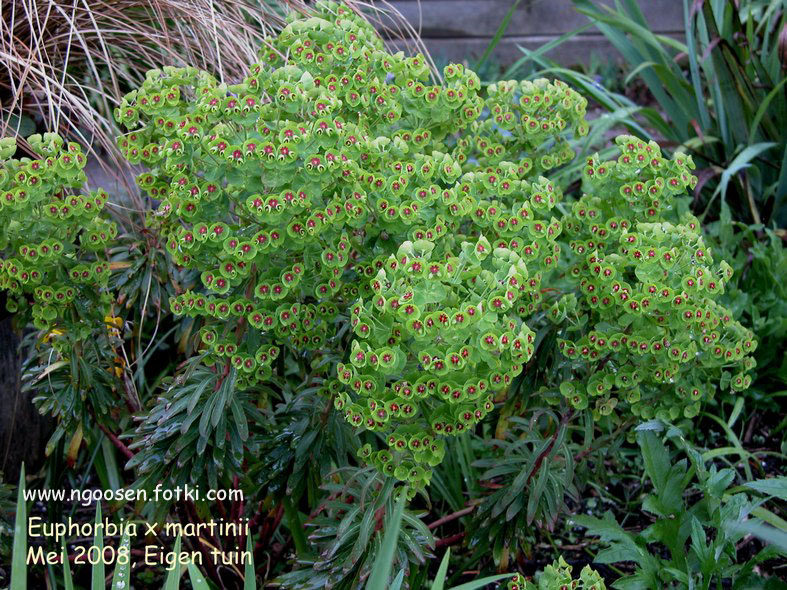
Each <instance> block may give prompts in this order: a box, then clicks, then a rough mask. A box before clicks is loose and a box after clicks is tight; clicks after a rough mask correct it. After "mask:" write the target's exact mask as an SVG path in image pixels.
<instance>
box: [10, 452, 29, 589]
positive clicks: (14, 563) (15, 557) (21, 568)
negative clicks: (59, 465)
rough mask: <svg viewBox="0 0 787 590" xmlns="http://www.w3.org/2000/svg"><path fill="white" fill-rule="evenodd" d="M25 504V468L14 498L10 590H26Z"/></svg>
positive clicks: (23, 467)
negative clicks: (14, 516) (14, 513)
mask: <svg viewBox="0 0 787 590" xmlns="http://www.w3.org/2000/svg"><path fill="white" fill-rule="evenodd" d="M26 550H27V504H26V503H25V466H24V465H22V471H21V472H20V473H19V489H18V491H17V498H16V518H15V520H14V546H13V549H12V552H11V586H10V590H27V565H26V564H25V558H26V556H25V551H26Z"/></svg>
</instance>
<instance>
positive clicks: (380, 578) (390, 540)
mask: <svg viewBox="0 0 787 590" xmlns="http://www.w3.org/2000/svg"><path fill="white" fill-rule="evenodd" d="M405 501H406V496H405V494H401V496H400V497H399V500H398V501H397V502H396V507H395V508H394V512H393V514H392V515H391V518H390V519H389V520H388V523H387V524H386V529H385V536H384V537H383V543H382V546H381V547H380V553H378V554H377V559H375V561H374V566H373V567H372V573H371V574H370V575H369V583H368V584H367V585H366V588H367V590H387V589H388V577H389V576H390V575H391V568H392V567H393V560H394V553H395V552H396V544H397V542H398V541H399V529H400V527H401V525H402V516H403V515H404V503H405Z"/></svg>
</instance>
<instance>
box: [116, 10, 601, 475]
mask: <svg viewBox="0 0 787 590" xmlns="http://www.w3.org/2000/svg"><path fill="white" fill-rule="evenodd" d="M260 57H261V59H260V62H259V63H257V64H253V65H252V66H251V68H250V72H249V75H248V77H247V78H246V79H245V80H244V81H243V82H242V83H240V84H235V85H226V84H223V83H220V82H218V81H217V80H216V79H215V78H213V77H212V76H210V75H208V74H206V73H204V72H198V71H197V70H194V69H191V68H186V69H165V70H163V71H160V70H154V71H152V72H150V73H149V74H148V77H147V80H146V81H145V83H144V84H143V86H142V87H141V88H140V89H139V90H137V91H135V92H132V93H131V94H129V95H128V96H127V97H126V98H125V99H124V101H123V104H122V105H121V106H120V107H119V108H118V111H117V116H118V119H119V120H120V121H121V122H122V123H124V124H126V125H127V126H128V127H129V128H130V132H129V133H128V134H126V135H125V136H124V137H123V138H122V139H121V146H122V147H123V149H124V150H125V151H126V154H127V155H128V157H129V158H130V159H131V160H132V161H135V162H136V161H139V162H142V163H143V164H146V165H147V166H148V167H149V171H148V172H145V173H143V174H142V175H140V177H139V179H138V180H139V184H140V186H141V187H142V188H143V189H144V190H146V191H147V193H148V194H149V195H150V197H151V198H153V199H156V200H157V201H159V203H158V205H157V209H156V211H155V213H154V214H153V218H154V219H155V220H156V223H157V224H158V226H159V229H160V231H161V232H162V233H163V234H164V235H166V236H167V244H168V249H169V251H170V253H171V255H172V257H173V259H174V260H175V261H176V262H177V263H178V264H180V265H183V266H186V267H188V268H192V269H195V270H197V271H199V272H200V278H201V283H202V284H201V286H200V288H199V289H196V290H195V291H188V292H185V293H183V294H182V295H180V296H178V297H175V298H174V299H173V300H172V301H171V307H172V310H173V312H174V313H175V314H178V315H188V316H193V317H195V318H197V319H198V320H199V323H200V325H202V328H201V330H200V339H201V342H202V345H201V346H202V351H203V352H202V355H201V356H200V357H199V363H201V364H203V365H207V366H209V367H213V369H212V370H213V371H214V372H215V374H216V375H217V377H216V378H215V379H214V380H213V381H212V383H213V385H212V387H210V388H208V389H210V390H213V391H214V395H219V396H220V397H219V398H218V399H217V401H216V403H210V404H208V407H209V408H210V411H209V413H211V414H212V416H213V419H212V420H210V422H209V423H208V422H205V423H204V424H202V425H201V427H200V434H201V436H200V441H206V439H207V437H206V432H209V431H210V430H211V426H210V425H212V426H213V427H218V428H219V430H221V429H222V428H221V426H220V424H222V422H221V420H222V418H220V416H221V414H222V410H223V409H224V408H225V407H231V408H232V409H233V412H234V413H235V417H236V420H235V421H234V422H238V421H240V422H243V421H244V419H245V418H244V417H243V415H242V414H243V412H242V411H241V410H240V408H241V406H238V405H235V404H234V401H233V396H234V395H235V392H236V391H243V390H248V389H251V388H254V387H255V386H257V385H258V384H260V383H262V382H265V381H267V380H268V379H269V378H270V376H271V363H272V362H274V361H275V360H276V359H277V357H278V356H279V355H281V354H285V355H290V356H295V357H297V356H299V355H302V354H306V355H307V357H308V358H310V359H312V360H314V362H315V364H316V363H318V362H320V361H319V359H320V357H323V356H325V355H333V357H335V358H337V359H339V360H341V359H342V358H343V359H344V360H345V362H343V363H340V364H339V366H338V381H335V380H328V381H326V384H325V390H326V392H327V393H328V394H330V395H333V396H334V398H335V405H336V407H337V409H339V410H341V411H342V412H344V413H345V415H346V417H347V419H348V421H349V422H350V423H352V424H353V425H355V426H357V427H359V428H365V429H369V430H374V431H379V432H381V433H382V434H383V435H384V436H385V439H386V442H387V444H388V447H389V449H388V450H382V451H376V452H375V453H374V456H373V457H372V461H373V463H375V464H377V465H378V466H380V468H382V469H383V470H385V471H386V472H388V473H392V474H395V475H396V476H397V477H399V479H402V480H408V481H410V482H412V483H413V484H415V487H418V486H421V485H423V484H424V483H426V482H427V481H428V480H429V473H430V468H429V467H430V465H434V464H435V463H436V462H439V460H440V456H441V453H442V452H443V447H442V442H441V440H440V437H441V436H443V435H445V434H455V433H459V432H462V431H463V430H464V429H465V428H467V427H470V426H472V425H474V424H475V423H477V422H478V421H479V420H480V419H481V418H482V417H483V416H484V414H485V413H486V412H487V411H488V410H489V409H490V407H491V404H492V402H491V396H492V395H493V394H494V393H495V392H497V391H500V390H502V389H503V388H505V387H506V386H507V384H508V383H509V382H510V380H511V379H512V378H513V377H514V376H515V375H516V374H518V373H519V372H520V371H521V370H522V367H523V363H525V362H527V360H528V359H529V358H530V355H531V354H532V351H533V333H532V332H531V331H530V330H529V329H528V328H527V326H526V325H525V323H524V320H525V319H526V318H527V317H528V316H529V315H530V314H531V313H532V312H533V311H534V310H536V309H538V306H539V301H540V280H541V276H542V272H543V271H544V270H545V269H548V268H550V267H552V266H554V265H555V264H556V263H557V260H558V257H559V252H560V248H559V246H558V245H557V243H556V242H555V240H556V238H557V236H558V235H559V234H560V231H561V226H560V222H559V221H557V220H556V219H555V218H554V217H551V215H550V210H551V209H552V208H553V206H554V205H555V203H556V202H557V200H558V199H559V198H560V194H559V191H558V190H557V189H556V187H554V186H553V185H552V184H551V183H550V182H549V181H548V180H547V179H546V178H544V177H543V176H541V173H543V172H544V171H546V170H549V169H550V168H552V167H554V166H557V165H560V164H561V163H563V162H565V161H567V160H569V159H570V158H571V157H572V156H573V152H572V151H571V150H570V149H569V148H568V147H567V143H566V140H565V136H566V135H570V134H571V133H572V132H575V131H579V132H581V133H583V132H584V131H585V123H584V119H583V115H584V111H585V104H586V101H585V100H584V99H583V98H582V97H580V96H579V95H577V94H576V93H575V92H574V91H572V90H570V89H569V88H567V87H566V86H565V85H563V84H560V83H549V82H547V81H544V80H540V81H537V82H524V83H521V84H520V83H514V82H506V83H500V84H498V85H495V86H493V87H492V88H490V89H489V91H488V92H487V93H486V95H485V97H482V95H481V94H479V92H480V90H481V85H480V81H479V79H478V77H477V76H476V75H475V74H474V73H473V72H471V71H469V70H466V69H464V68H463V67H462V66H461V65H449V66H447V67H446V68H445V70H444V74H445V82H444V83H443V84H433V83H431V82H430V71H429V69H428V67H427V65H426V62H425V60H424V58H423V57H421V56H416V57H411V58H406V57H404V56H403V55H402V54H401V53H399V54H396V55H391V54H390V53H389V52H387V51H385V50H384V48H383V46H382V44H381V42H380V40H379V38H378V37H377V35H376V33H375V31H374V30H373V28H371V27H370V26H369V25H368V24H367V23H366V22H365V21H364V20H362V19H360V18H359V17H357V16H356V15H355V14H353V13H352V12H351V11H348V10H347V9H346V8H345V7H342V6H340V5H337V4H334V3H321V4H320V5H319V6H318V7H317V12H316V15H315V16H314V17H311V18H307V19H303V18H300V19H296V20H294V21H293V22H291V23H290V24H289V25H288V26H287V27H286V28H285V29H284V30H283V31H282V32H281V34H280V35H279V36H278V37H277V38H276V39H271V40H270V42H269V44H268V45H267V46H266V47H264V48H263V49H262V50H261V52H260ZM346 321H349V322H350V326H351V329H352V330H353V341H352V343H351V344H350V345H349V346H348V343H347V342H346V341H344V340H343V339H342V338H341V337H340V334H341V333H340V334H339V335H337V331H336V328H337V326H341V325H342V324H343V323H344V322H346ZM282 349H285V352H282ZM287 351H289V352H287ZM348 357H349V358H348ZM189 375H192V373H191V372H190V373H189ZM327 376H328V377H330V374H328V375H327ZM226 379H229V380H231V381H232V383H233V386H232V387H230V388H229V391H228V392H226V394H225V393H218V392H224V390H225V389H226V387H224V386H223V384H224V380H226ZM195 403H201V402H195ZM191 408H192V409H193V408H194V406H191ZM183 410H184V411H185V410H186V408H185V407H184V408H183ZM206 411H207V410H206ZM156 415H158V414H156ZM184 424H185V426H183V427H182V428H181V430H180V431H181V432H182V433H183V434H186V433H187V432H188V431H189V427H190V426H191V427H194V428H195V427H196V425H195V424H194V420H188V419H186V420H185V422H184ZM142 432H147V430H146V429H145V427H144V426H143V429H142ZM239 434H242V433H239ZM172 435H173V436H174V432H173V433H172ZM241 438H242V437H241ZM146 440H148V442H150V441H152V440H154V439H153V438H147V435H146ZM233 440H234V437H233ZM156 441H157V442H159V443H161V444H162V445H164V447H166V446H167V445H170V444H171V441H170V442H167V439H166V438H165V439H164V440H160V439H156ZM140 442H141V444H140V446H146V445H145V444H144V442H143V441H140ZM206 444H207V442H203V444H202V449H203V450H204V448H206V447H205V445H206ZM216 444H218V442H217V443H216ZM164 447H157V448H162V450H163V448H164ZM177 447H178V448H180V449H181V450H185V449H184V447H183V445H177ZM233 448H235V449H236V450H237V448H238V447H237V446H236V445H233ZM371 452H372V450H371V448H370V447H368V446H367V447H364V448H363V449H362V450H361V453H362V454H363V455H364V456H371ZM169 454H170V455H171V452H170V453H169ZM176 455H177V453H176ZM138 460H139V461H144V459H142V458H140V459H138ZM143 465H144V463H143Z"/></svg>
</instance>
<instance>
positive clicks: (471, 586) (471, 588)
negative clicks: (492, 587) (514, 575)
mask: <svg viewBox="0 0 787 590" xmlns="http://www.w3.org/2000/svg"><path fill="white" fill-rule="evenodd" d="M510 577H511V574H500V575H497V576H489V577H488V578H481V579H480V580H473V581H472V582H467V583H465V584H460V585H459V586H454V587H453V588H449V590H479V588H483V587H485V586H486V585H488V584H492V583H494V582H499V581H500V580H503V579H505V578H510Z"/></svg>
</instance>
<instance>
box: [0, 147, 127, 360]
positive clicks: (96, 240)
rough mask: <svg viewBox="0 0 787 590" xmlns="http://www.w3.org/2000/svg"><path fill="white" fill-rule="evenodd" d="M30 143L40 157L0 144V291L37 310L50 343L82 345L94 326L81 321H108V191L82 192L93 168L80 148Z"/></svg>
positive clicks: (11, 305) (113, 230)
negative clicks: (105, 317)
mask: <svg viewBox="0 0 787 590" xmlns="http://www.w3.org/2000/svg"><path fill="white" fill-rule="evenodd" d="M28 143H29V144H30V147H31V148H32V149H33V150H35V152H37V153H38V154H39V155H40V159H36V160H33V159H30V158H21V159H12V157H13V155H14V154H15V152H16V149H17V147H16V141H15V140H14V139H13V138H4V139H3V140H2V143H0V226H1V227H2V228H3V232H2V234H0V289H5V290H7V291H8V293H9V298H8V302H7V306H8V309H9V310H10V311H17V310H18V309H25V310H29V311H30V312H31V315H32V319H33V324H34V325H35V327H36V328H38V329H39V330H42V333H43V335H44V338H46V339H47V340H49V339H50V338H54V342H55V343H58V342H59V341H60V340H62V339H67V340H69V341H74V342H76V341H79V340H81V339H84V338H86V337H87V335H88V334H89V333H90V332H91V330H92V329H93V328H94V326H95V323H91V322H90V321H87V322H80V321H79V319H80V318H86V317H88V316H91V317H93V318H94V319H95V318H98V321H99V322H100V321H101V317H102V316H103V315H106V313H105V311H106V310H107V309H108V306H107V304H108V301H107V300H106V297H105V296H104V295H103V294H102V290H103V289H104V288H105V287H106V285H107V281H108V278H109V274H110V271H109V260H108V258H107V256H106V253H105V247H106V244H107V242H109V241H110V240H113V239H114V238H115V237H116V236H117V227H116V226H115V224H114V223H113V222H111V221H109V220H108V219H106V217H105V216H104V215H103V213H102V209H103V207H104V205H105V204H106V201H107V198H108V197H107V194H106V193H105V192H104V191H103V190H98V191H93V192H91V193H89V194H78V192H77V191H78V190H79V189H80V188H81V187H82V184H83V183H84V181H85V174H84V172H83V170H82V169H83V168H84V166H85V164H86V163H87V159H86V157H85V155H84V154H83V153H82V148H81V147H80V146H79V145H78V144H76V143H68V144H64V142H63V140H62V139H61V138H60V137H59V136H57V135H55V134H52V133H47V134H45V135H44V136H43V137H41V136H40V135H33V136H31V137H30V138H28ZM97 287H98V289H97ZM59 348H62V349H63V350H66V349H68V347H60V346H59Z"/></svg>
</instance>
